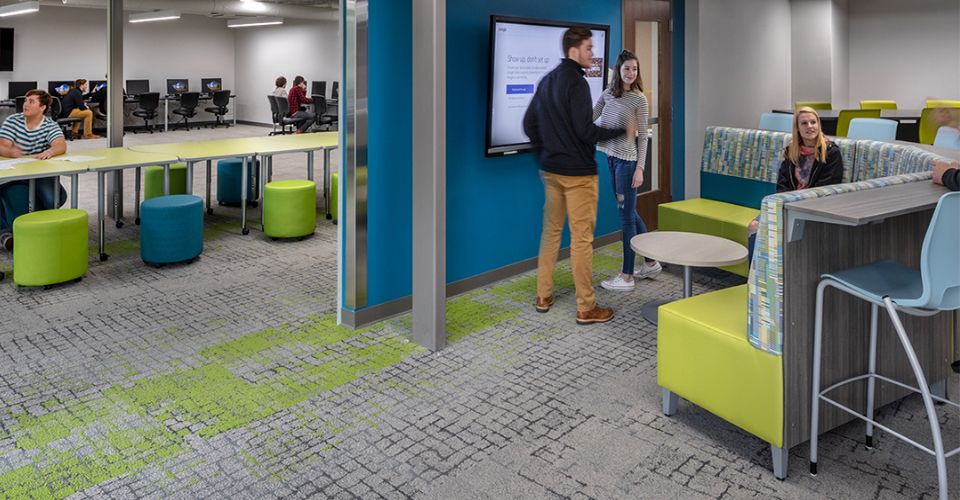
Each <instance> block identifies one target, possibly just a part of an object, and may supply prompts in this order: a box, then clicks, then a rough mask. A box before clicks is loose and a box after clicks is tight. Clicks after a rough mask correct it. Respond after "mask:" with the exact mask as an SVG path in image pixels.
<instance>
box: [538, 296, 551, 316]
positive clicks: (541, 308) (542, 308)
mask: <svg viewBox="0 0 960 500" xmlns="http://www.w3.org/2000/svg"><path fill="white" fill-rule="evenodd" d="M551 306H553V297H547V298H545V299H544V298H540V297H537V312H538V313H545V312H547V311H549V310H550V307H551Z"/></svg>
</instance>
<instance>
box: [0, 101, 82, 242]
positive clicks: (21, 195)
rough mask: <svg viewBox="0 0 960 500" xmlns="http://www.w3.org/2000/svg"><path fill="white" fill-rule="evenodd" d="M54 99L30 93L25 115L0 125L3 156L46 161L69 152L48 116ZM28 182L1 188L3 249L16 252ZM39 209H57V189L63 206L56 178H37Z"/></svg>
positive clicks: (55, 125)
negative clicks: (14, 233) (15, 236)
mask: <svg viewBox="0 0 960 500" xmlns="http://www.w3.org/2000/svg"><path fill="white" fill-rule="evenodd" d="M52 102H53V99H52V98H51V97H50V94H48V93H47V92H46V91H44V90H40V89H33V90H31V91H29V92H27V96H26V100H25V101H24V102H23V113H16V114H14V115H11V116H10V117H9V118H7V119H6V120H5V121H4V122H3V125H2V126H0V156H5V157H7V158H19V157H21V156H34V157H35V158H36V159H38V160H47V159H49V158H51V157H53V156H56V155H62V154H63V153H66V152H67V142H66V141H65V140H64V139H63V132H62V131H61V130H60V126H59V125H57V123H56V122H55V121H53V120H51V119H50V117H48V116H46V112H47V109H49V107H50V104H51V103H52ZM28 182H29V181H14V182H9V183H6V184H3V185H0V246H3V247H4V248H6V249H7V250H13V236H12V235H11V234H10V233H11V231H13V220H14V219H16V218H17V217H18V216H20V215H23V214H25V213H27V199H28V195H27V190H28V186H29V184H28ZM36 189H37V200H36V202H37V207H36V208H37V210H44V209H50V208H57V207H55V206H54V202H53V200H54V189H60V190H61V196H60V204H63V202H64V201H65V200H66V198H67V195H66V192H65V191H63V187H61V186H60V182H59V180H58V179H57V178H56V177H47V178H45V179H37V183H36Z"/></svg>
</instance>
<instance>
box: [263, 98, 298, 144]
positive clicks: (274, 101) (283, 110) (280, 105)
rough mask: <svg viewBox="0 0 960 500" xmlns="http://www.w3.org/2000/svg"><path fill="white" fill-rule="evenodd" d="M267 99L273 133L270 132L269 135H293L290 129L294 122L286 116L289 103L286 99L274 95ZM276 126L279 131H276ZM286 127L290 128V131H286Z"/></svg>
mask: <svg viewBox="0 0 960 500" xmlns="http://www.w3.org/2000/svg"><path fill="white" fill-rule="evenodd" d="M267 98H268V99H269V100H270V111H271V114H272V116H273V132H270V135H277V134H290V133H293V130H292V127H293V125H294V123H296V120H294V119H293V118H290V117H289V116H287V113H288V112H289V111H290V101H288V100H287V98H286V97H279V96H275V95H268V96H267ZM278 125H279V126H280V130H277V126H278ZM287 126H290V127H291V130H287Z"/></svg>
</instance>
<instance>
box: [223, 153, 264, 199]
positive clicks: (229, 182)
mask: <svg viewBox="0 0 960 500" xmlns="http://www.w3.org/2000/svg"><path fill="white" fill-rule="evenodd" d="M259 168H260V161H259V160H257V161H248V162H247V202H251V201H253V200H254V199H256V195H257V191H256V186H257V179H259V178H260V176H259ZM242 172H243V158H227V159H226V160H220V161H218V162H217V203H219V204H221V205H239V204H240V181H241V180H242V178H241V173H242Z"/></svg>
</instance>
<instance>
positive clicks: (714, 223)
mask: <svg viewBox="0 0 960 500" xmlns="http://www.w3.org/2000/svg"><path fill="white" fill-rule="evenodd" d="M758 215H760V211H759V210H757V209H755V208H749V207H744V206H741V205H734V204H733V203H726V202H722V201H716V200H708V199H706V198H694V199H690V200H683V201H674V202H670V203H663V204H661V205H660V207H659V214H658V217H659V227H660V229H662V230H664V231H686V232H690V233H701V234H710V235H713V236H719V237H721V238H726V239H728V240H732V241H735V242H737V243H739V244H741V245H743V246H746V245H747V226H748V225H750V221H752V220H753V219H755V218H756V217H757V216H758ZM722 269H726V270H727V271H730V272H732V273H736V274H739V275H740V276H744V277H745V276H747V272H748V271H749V269H750V265H749V263H747V262H741V263H740V264H737V265H734V266H727V267H724V268H722Z"/></svg>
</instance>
